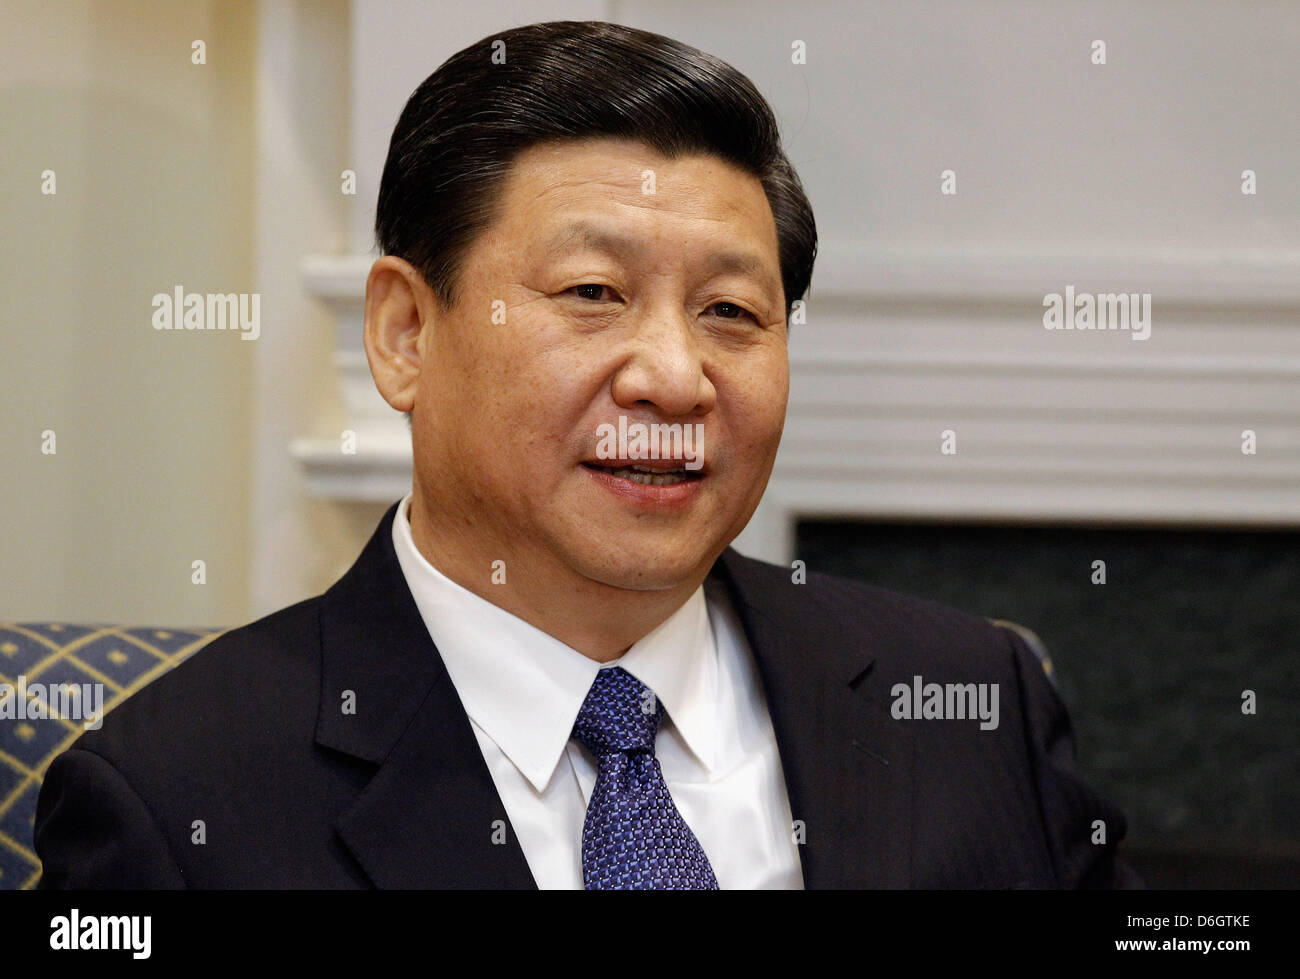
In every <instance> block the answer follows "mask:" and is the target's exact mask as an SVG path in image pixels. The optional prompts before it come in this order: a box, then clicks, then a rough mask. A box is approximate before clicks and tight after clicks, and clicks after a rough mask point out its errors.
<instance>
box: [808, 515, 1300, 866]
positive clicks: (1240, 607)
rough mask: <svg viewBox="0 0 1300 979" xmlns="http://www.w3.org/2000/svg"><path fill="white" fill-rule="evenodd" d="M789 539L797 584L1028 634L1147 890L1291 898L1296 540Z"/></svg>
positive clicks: (1297, 659) (1108, 533)
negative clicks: (1248, 694) (876, 597)
mask: <svg viewBox="0 0 1300 979" xmlns="http://www.w3.org/2000/svg"><path fill="white" fill-rule="evenodd" d="M796 541H797V544H796V547H797V556H798V557H799V558H800V559H802V560H804V561H806V562H807V566H808V570H809V571H820V572H825V573H829V574H835V575H841V576H844V577H848V578H854V579H857V580H860V581H864V582H868V583H870V584H873V585H877V586H880V587H883V588H889V589H892V590H895V591H901V592H908V593H911V594H915V595H921V596H924V597H926V598H930V599H933V600H935V601H939V602H943V603H945V604H948V605H952V606H955V607H957V608H961V609H965V610H966V611H969V612H973V613H976V614H978V615H983V616H987V617H990V618H1001V619H1011V620H1013V621H1016V622H1018V623H1020V624H1022V625H1025V626H1028V627H1029V628H1031V629H1033V630H1034V631H1035V632H1036V633H1038V635H1039V636H1040V637H1041V638H1042V640H1043V642H1044V644H1045V645H1046V647H1047V651H1048V653H1049V654H1050V656H1051V660H1052V663H1053V666H1054V668H1055V672H1056V682H1057V687H1058V689H1059V690H1060V692H1061V695H1062V697H1063V699H1064V700H1065V703H1066V705H1067V706H1068V708H1069V710H1070V717H1071V720H1072V721H1073V724H1074V730H1075V738H1076V744H1077V748H1078V754H1079V765H1080V768H1081V769H1082V770H1083V772H1084V774H1085V775H1086V776H1087V778H1088V780H1089V782H1090V784H1092V785H1093V786H1094V787H1095V788H1096V789H1097V790H1098V791H1100V792H1101V793H1102V794H1104V795H1106V796H1107V797H1109V798H1110V799H1112V800H1113V801H1115V802H1116V803H1118V804H1119V805H1120V806H1121V808H1122V809H1123V810H1124V812H1125V814H1126V815H1127V817H1128V821H1129V831H1128V836H1127V838H1126V840H1125V842H1124V844H1123V846H1122V852H1123V853H1124V854H1125V858H1126V859H1127V860H1128V861H1129V862H1130V863H1131V864H1132V865H1133V866H1134V867H1135V869H1136V870H1137V871H1138V873H1140V874H1141V875H1142V877H1143V879H1144V880H1145V882H1146V883H1147V885H1148V886H1149V887H1175V888H1177V887H1206V888H1254V887H1295V886H1297V884H1300V777H1298V772H1300V533H1296V532H1292V531H1286V532H1270V531H1243V530H1231V531H1229V530H1166V529H1135V528H1101V529H1097V528H1078V527H1026V526H982V525H967V526H949V525H935V524H897V523H888V524H885V523H873V522H865V521H856V520H854V521H845V520H820V519H819V520H806V521H801V522H800V523H799V524H798V527H797V536H796ZM1098 561H1101V562H1104V574H1105V579H1104V580H1105V583H1104V584H1101V583H1094V579H1097V578H1099V575H1098V571H1099V570H1101V568H1100V566H1098V565H1096V564H1095V562H1098ZM1248 690H1249V691H1254V694H1255V709H1256V713H1254V714H1253V715H1252V714H1247V713H1244V712H1243V709H1242V705H1243V693H1244V692H1245V691H1248Z"/></svg>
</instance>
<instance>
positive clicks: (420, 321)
mask: <svg viewBox="0 0 1300 979" xmlns="http://www.w3.org/2000/svg"><path fill="white" fill-rule="evenodd" d="M435 308H436V304H435V302H434V296H433V290H432V289H430V288H429V286H428V283H426V282H425V281H424V277H423V276H422V275H420V273H419V272H418V271H416V269H415V267H414V266H413V265H411V264H410V263H409V262H407V261H405V260H403V259H400V258H397V257H396V256H394V255H385V256H383V257H382V258H380V259H377V260H376V261H375V264H374V265H372V266H370V274H369V275H368V276H367V277H366V314H365V316H366V319H365V330H364V333H363V336H364V339H365V345H366V359H367V360H368V361H369V362H370V373H371V375H372V376H373V377H374V379H375V387H377V388H378V389H379V393H380V394H382V395H383V396H384V400H385V401H387V402H388V403H389V404H390V405H392V406H393V407H394V408H396V409H397V410H398V411H405V412H410V411H411V409H412V408H414V407H415V394H416V390H417V388H418V386H419V378H420V365H421V363H422V360H423V354H422V350H423V349H424V348H423V346H422V345H421V343H420V338H421V336H422V334H423V332H424V328H425V327H426V326H430V327H431V326H432V325H433V324H432V320H431V317H432V315H433V311H434V309H435Z"/></svg>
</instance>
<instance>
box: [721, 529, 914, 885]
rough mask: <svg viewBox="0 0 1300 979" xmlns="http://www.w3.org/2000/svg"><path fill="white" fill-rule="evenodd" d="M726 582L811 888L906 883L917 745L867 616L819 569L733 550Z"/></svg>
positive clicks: (725, 561) (724, 568)
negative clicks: (856, 615)
mask: <svg viewBox="0 0 1300 979" xmlns="http://www.w3.org/2000/svg"><path fill="white" fill-rule="evenodd" d="M713 573H714V574H717V575H719V576H720V577H721V578H722V579H723V580H724V581H726V583H727V586H728V591H729V594H730V595H731V598H732V601H733V603H734V605H735V607H736V610H737V613H738V614H739V616H740V620H741V624H742V625H743V626H744V629H745V633H746V637H747V639H748V640H749V645H750V648H751V649H752V651H753V654H754V659H755V661H756V663H757V666H758V671H759V675H760V677H761V678H762V682H763V688H764V692H765V694H766V696H767V704H768V712H769V714H770V715H771V717H772V725H773V728H774V730H775V732H776V738H777V744H778V747H779V750H780V755H781V765H782V769H783V771H784V774H785V782H786V789H787V792H788V794H789V798H790V808H791V812H792V815H793V818H794V819H795V820H796V826H797V825H798V821H802V823H803V829H804V832H805V842H804V843H803V844H802V845H801V846H800V857H801V860H802V863H803V875H804V886H805V887H807V888H810V889H812V888H857V887H907V886H909V884H910V871H909V865H910V831H911V813H910V811H909V808H908V807H909V799H910V796H911V780H912V758H913V744H912V741H911V738H910V736H909V733H908V730H907V726H906V725H903V724H899V723H898V722H897V721H894V720H893V718H892V717H891V716H890V713H889V709H890V701H889V697H888V691H886V690H883V689H881V687H882V684H880V683H877V682H874V679H873V675H874V672H875V671H874V670H873V665H874V663H875V651H874V650H873V649H872V648H871V647H870V641H869V639H868V638H867V636H868V635H869V634H870V633H871V623H870V622H868V621H862V622H851V621H849V618H848V617H849V616H850V615H852V614H853V612H852V610H851V608H847V607H845V606H844V605H843V604H840V603H836V602H835V601H834V600H833V596H832V595H831V594H829V593H828V589H830V588H832V587H834V586H833V585H827V584H826V583H825V582H820V583H819V582H817V579H813V580H812V581H810V582H809V583H807V584H803V585H796V584H794V583H793V582H792V581H791V579H790V576H789V575H788V574H786V573H785V572H784V571H783V570H780V569H774V568H772V567H770V566H768V565H765V564H762V563H760V562H757V561H753V560H750V559H749V558H746V557H743V556H742V555H740V554H739V553H738V552H736V551H735V550H732V549H731V548H728V549H727V550H726V551H725V552H724V553H723V555H722V557H721V558H720V559H719V560H718V562H717V564H716V565H715V567H714V571H713Z"/></svg>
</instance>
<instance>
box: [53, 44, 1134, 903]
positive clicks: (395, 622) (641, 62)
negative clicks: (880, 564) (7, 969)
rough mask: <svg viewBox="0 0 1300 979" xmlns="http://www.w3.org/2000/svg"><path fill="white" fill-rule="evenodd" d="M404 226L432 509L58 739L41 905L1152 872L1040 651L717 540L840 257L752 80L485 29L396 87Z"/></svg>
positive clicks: (734, 519) (389, 328) (383, 299)
mask: <svg viewBox="0 0 1300 979" xmlns="http://www.w3.org/2000/svg"><path fill="white" fill-rule="evenodd" d="M376 229H377V234H378V238H379V242H380V245H381V246H382V249H383V252H384V255H383V257H382V258H380V259H379V260H377V261H376V262H375V264H374V266H373V268H372V269H371V272H370V277H369V279H368V281H367V286H366V328H365V336H366V349H367V354H368V357H369V361H370V366H371V370H372V373H373V374H374V377H375V383H376V385H377V386H378V388H379V390H380V392H381V393H382V394H383V396H384V397H385V398H386V399H387V400H388V402H389V403H390V404H391V405H393V407H395V408H397V409H398V410H401V411H404V412H407V413H408V414H409V416H410V418H411V423H412V444H413V448H414V458H415V479H414V485H413V489H412V492H411V494H409V495H408V496H407V497H405V498H404V499H403V500H401V501H400V502H399V503H398V504H396V505H395V506H394V507H393V508H391V509H390V510H389V512H388V513H387V514H386V516H385V518H384V520H383V521H382V522H381V524H380V526H379V528H378V529H377V530H376V532H375V535H374V536H373V538H372V539H371V541H370V542H369V544H368V545H367V546H366V548H365V550H364V552H363V553H362V555H361V556H360V558H359V559H358V560H357V562H356V564H355V565H354V566H353V568H352V569H351V570H350V571H349V572H348V573H347V574H346V575H345V576H344V577H343V578H342V579H340V581H339V582H338V583H337V584H335V585H334V587H333V588H331V589H330V590H329V591H328V592H326V593H325V594H324V595H323V596H320V597H318V598H314V599H311V600H309V601H305V602H302V603H300V604H298V605H295V606H292V607H291V608H288V609H284V610H282V611H280V612H278V613H276V614H274V615H271V616H269V617H267V618H265V619H262V620H261V621H259V622H255V623H253V624H252V625H249V626H246V627H244V628H241V629H237V630H234V631H232V632H230V633H228V634H226V635H224V636H222V637H221V638H220V639H218V640H217V641H215V642H213V643H212V644H211V645H210V646H208V647H207V648H205V649H204V650H203V651H202V652H200V653H199V654H197V655H196V656H195V657H194V658H192V659H191V660H190V661H188V662H186V663H185V664H183V665H182V666H180V667H178V668H177V669H176V670H174V671H173V672H172V673H170V674H168V675H167V676H165V677H163V678H161V679H159V680H158V681H156V682H155V683H153V684H152V685H151V686H149V687H148V688H146V689H145V690H144V691H143V692H141V693H139V694H137V695H136V696H135V697H133V698H131V699H130V700H129V701H128V702H127V703H125V704H123V705H121V706H120V707H118V708H117V709H116V710H114V711H113V712H112V714H111V715H110V716H109V717H108V718H107V719H106V720H105V723H104V725H103V727H102V729H101V730H99V731H94V732H87V733H86V734H85V735H84V736H83V737H82V738H81V739H80V740H79V741H78V742H77V743H76V744H75V745H74V746H73V747H72V749H70V750H69V751H68V752H67V753H65V754H64V755H62V756H60V757H59V758H58V759H56V760H55V762H54V763H53V764H52V765H51V767H50V770H49V773H48V775H47V778H46V780H45V783H44V785H43V788H42V793H41V798H40V802H39V806H38V814H37V833H36V845H37V850H38V853H39V854H40V856H41V858H42V861H43V864H44V875H43V877H42V881H41V886H43V887H194V888H223V887H330V888H336V887H366V886H377V887H529V886H540V887H544V888H565V887H587V888H591V889H604V888H714V887H724V888H759V887H763V888H768V887H771V888H799V887H807V888H812V887H997V888H1002V887H1076V886H1113V885H1115V884H1117V883H1124V882H1127V881H1128V880H1129V876H1128V874H1127V872H1126V871H1125V870H1124V869H1123V867H1122V865H1120V864H1118V863H1117V861H1116V859H1115V854H1114V850H1115V845H1116V844H1117V843H1118V842H1119V840H1120V839H1122V837H1123V834H1124V820H1123V817H1122V815H1121V814H1120V813H1119V812H1118V810H1116V809H1115V808H1114V807H1113V806H1111V805H1110V804H1109V803H1107V802H1105V801H1104V800H1102V799H1100V798H1098V797H1097V796H1096V795H1094V794H1093V793H1092V792H1091V791H1089V789H1088V788H1087V787H1086V786H1085V785H1084V784H1083V783H1082V782H1081V781H1080V779H1079V778H1078V775H1077V773H1076V772H1075V771H1074V769H1073V767H1072V762H1071V755H1072V745H1071V741H1070V735H1069V725H1068V721H1067V720H1066V716H1065V712H1064V708H1063V706H1062V705H1061V702H1060V700H1059V699H1058V698H1057V696H1056V694H1055V691H1054V690H1053V688H1052V686H1051V684H1050V683H1049V682H1048V680H1047V678H1046V676H1045V675H1044V673H1043V670H1042V668H1041V666H1040V664H1039V661H1038V660H1037V659H1036V657H1035V656H1034V655H1033V653H1032V652H1030V651H1029V649H1028V648H1027V647H1026V646H1025V644H1024V643H1023V641H1022V640H1021V639H1020V638H1019V637H1018V636H1017V635H1016V634H1014V633H1013V632H1010V631H1006V630H1003V629H999V628H995V627H993V626H991V625H989V624H988V623H986V622H985V621H983V620H982V619H978V618H975V617H972V616H968V615H965V614H963V613H960V612H957V611H954V610H950V609H945V608H942V607H940V606H936V605H933V604H930V603H927V602H924V601H921V600H919V599H912V598H907V597H904V596H900V595H894V594H891V593H887V592H883V591H880V590H878V589H873V588H870V587H867V586H864V585H859V584H855V583H852V582H848V581H843V580H839V579H834V578H830V577H826V576H821V575H817V574H810V575H808V576H807V578H806V580H805V579H804V576H803V575H802V574H800V573H798V572H796V573H794V574H791V572H790V571H789V570H787V569H784V568H780V567H776V566H773V565H767V564H763V563H761V562H757V561H752V560H749V559H747V558H744V557H742V556H741V555H739V554H737V553H736V552H735V551H734V550H732V549H730V547H729V545H730V543H731V541H732V540H734V538H735V537H736V536H737V535H738V534H739V533H740V531H741V530H742V529H743V528H744V526H745V524H746V523H747V522H748V521H749V519H750V517H751V516H752V514H753V512H754V509H755V507H756V506H757V504H758V501H759V499H760V497H761V496H762V493H763V490H764V488H765V487H766V484H767V480H768V477H769V475H770V473H771V469H772V464H773V462H774V459H775V455H776V450H777V446H778V444H779V442H780V436H781V430H782V426H783V423H784V418H785V409H786V401H787V396H788V390H789V366H788V357H787V352H786V335H787V334H786V331H787V325H788V323H789V320H790V314H791V311H792V309H793V308H794V304H795V302H796V301H799V300H800V299H801V297H802V296H803V295H804V293H805V292H806V290H807V287H808V283H809V281H810V277H811V272H812V264H813V257H814V255H815V251H816V230H815V224H814V222H813V217H812V210H811V207H810V206H809V204H808V201H807V198H806V197H805V196H804V194H803V191H802V189H801V187H800V185H799V181H798V178H797V177H796V176H795V174H794V171H793V169H792V168H791V167H790V165H789V162H788V161H787V160H786V157H785V155H784V153H783V152H782V150H781V147H780V142H779V137H778V134H777V129H776V125H775V122H774V121H773V119H772V115H771V111H770V109H769V108H768V106H767V105H766V103H765V102H764V101H763V99H762V97H761V96H760V95H759V94H758V92H757V91H756V90H755V89H754V88H753V86H752V84H751V83H749V81H748V80H747V79H745V78H744V76H743V75H740V74H739V73H738V72H736V71H735V69H733V68H731V67H730V66H729V65H726V64H725V63H723V62H721V61H719V60H718V59H716V58H713V57H711V56H709V55H706V54H704V53H703V52H700V51H697V50H695V49H693V48H690V47H687V46H686V45H682V44H680V43H678V42H675V41H671V40H669V39H667V38H663V37H659V36H657V35H653V34H648V33H645V32H641V31H635V30H632V29H629V28H624V27H619V26H615V25H610V24H595V23H586V24H575V23H554V24H541V25H533V26H531V27H524V28H518V29H515V30H511V31H507V32H506V33H504V34H502V35H499V36H497V37H493V38H487V39H484V41H482V42H480V43H478V44H475V45H471V46H470V47H469V48H466V49H465V50H464V51H461V52H459V53H458V54H456V55H455V56H453V57H452V58H451V59H449V61H448V62H447V63H446V64H444V65H443V66H442V67H441V68H439V69H438V71H437V72H435V73H434V74H433V75H431V76H430V77H429V78H428V79H427V80H426V81H425V82H424V83H423V84H422V85H421V86H420V87H419V88H418V89H417V90H416V92H415V93H414V94H413V95H412V97H411V99H410V101H409V102H408V104H407V107H406V109H405V111H404V112H403V114H402V117H401V119H399V121H398V124H397V127H396V130H395V132H394V135H393V140H392V145H391V147H390V151H389V156H388V161H387V164H386V166H385V170H384V178H383V183H382V186H381V188H380V194H379V207H378V214H377V220H376Z"/></svg>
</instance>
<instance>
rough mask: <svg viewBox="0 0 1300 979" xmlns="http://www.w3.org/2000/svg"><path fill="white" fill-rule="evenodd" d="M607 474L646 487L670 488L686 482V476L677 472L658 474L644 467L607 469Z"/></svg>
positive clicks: (679, 471)
mask: <svg viewBox="0 0 1300 979" xmlns="http://www.w3.org/2000/svg"><path fill="white" fill-rule="evenodd" d="M606 472H608V473H611V474H612V475H615V476H617V477H618V478H619V479H626V480H630V481H631V482H633V483H641V484H642V485H644V486H670V485H672V484H673V483H684V482H686V476H685V475H684V474H683V473H682V472H681V470H677V471H675V472H657V471H655V470H651V469H645V468H642V467H633V468H628V469H607V470H606Z"/></svg>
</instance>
